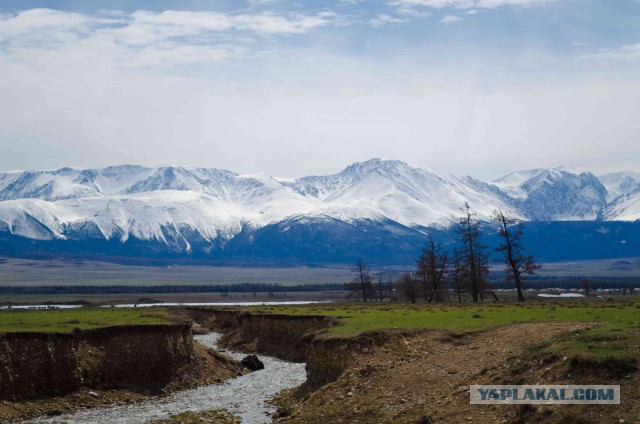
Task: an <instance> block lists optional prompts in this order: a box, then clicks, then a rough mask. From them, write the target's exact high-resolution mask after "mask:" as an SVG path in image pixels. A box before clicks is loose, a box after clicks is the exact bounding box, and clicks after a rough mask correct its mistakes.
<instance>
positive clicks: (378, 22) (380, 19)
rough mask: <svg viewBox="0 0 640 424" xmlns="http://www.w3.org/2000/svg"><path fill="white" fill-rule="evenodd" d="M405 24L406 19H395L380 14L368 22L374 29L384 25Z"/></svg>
mask: <svg viewBox="0 0 640 424" xmlns="http://www.w3.org/2000/svg"><path fill="white" fill-rule="evenodd" d="M404 22H407V20H406V19H401V18H395V17H393V16H391V15H389V14H386V13H381V14H379V15H378V16H376V17H375V18H373V19H370V20H369V25H371V26H372V27H374V28H380V27H383V26H385V25H393V24H401V23H404Z"/></svg>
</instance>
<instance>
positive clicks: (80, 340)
mask: <svg viewBox="0 0 640 424" xmlns="http://www.w3.org/2000/svg"><path fill="white" fill-rule="evenodd" d="M190 328H191V325H190V324H186V323H185V324H167V325H146V326H145V325H138V326H136V325H131V326H117V327H108V328H101V329H94V330H86V331H76V332H73V333H6V334H2V335H0V398H2V399H3V400H9V399H11V400H13V399H35V398H39V397H45V396H56V395H64V394H66V393H70V392H73V391H77V390H78V389H80V387H82V386H85V387H91V388H99V389H113V388H134V389H135V388H143V387H147V388H154V387H160V386H162V385H164V384H166V383H167V382H169V381H170V380H171V379H172V377H173V376H174V375H175V372H176V371H177V370H178V369H179V368H180V367H182V366H184V365H186V364H188V363H191V362H193V360H194V351H193V339H192V336H191V331H190Z"/></svg>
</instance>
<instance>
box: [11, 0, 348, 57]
mask: <svg viewBox="0 0 640 424" xmlns="http://www.w3.org/2000/svg"><path fill="white" fill-rule="evenodd" d="M334 24H335V25H344V21H343V20H341V19H340V17H339V16H338V15H336V14H335V13H333V12H327V11H323V12H318V13H315V14H302V13H284V14H276V13H272V12H260V13H222V12H193V11H173V10H167V11H164V12H149V11H136V12H133V13H128V14H126V13H123V12H121V11H114V12H113V13H107V12H106V11H101V12H99V13H98V14H97V15H86V14H81V13H74V12H66V11H58V10H51V9H32V10H27V11H22V12H20V13H18V14H5V15H0V51H2V52H4V54H5V56H9V57H14V58H17V59H19V60H23V61H35V62H42V59H41V58H40V56H43V55H45V56H51V55H53V54H55V52H58V53H59V54H60V56H61V60H65V61H69V60H72V59H73V58H74V57H80V56H82V55H86V54H87V48H88V47H89V46H93V47H96V46H99V47H100V48H101V49H102V50H103V51H109V52H110V55H111V57H112V58H113V59H114V60H120V62H121V64H122V65H124V66H126V67H132V66H136V65H140V66H142V67H146V66H153V65H154V64H158V63H163V64H164V65H165V66H166V65H169V64H173V65H180V64H185V65H189V64H194V63H198V62H200V63H211V62H218V61H220V60H223V59H226V58H231V57H246V56H251V53H252V52H251V50H252V49H259V47H256V46H255V43H252V42H251V41H252V40H253V39H252V37H251V36H252V35H254V36H262V37H274V36H291V35H296V34H304V33H308V32H310V31H313V30H315V29H318V28H321V27H326V26H329V25H334ZM254 53H259V52H254Z"/></svg>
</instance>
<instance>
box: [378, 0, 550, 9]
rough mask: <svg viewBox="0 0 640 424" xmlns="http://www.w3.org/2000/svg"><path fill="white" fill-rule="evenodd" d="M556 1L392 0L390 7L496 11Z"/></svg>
mask: <svg viewBox="0 0 640 424" xmlns="http://www.w3.org/2000/svg"><path fill="white" fill-rule="evenodd" d="M552 1H557V0H392V1H390V2H389V4H390V5H392V6H396V7H408V8H411V7H417V6H419V7H426V8H434V9H443V8H455V9H472V8H479V9H496V8H499V7H505V6H523V7H529V6H535V5H538V4H542V3H549V2H552Z"/></svg>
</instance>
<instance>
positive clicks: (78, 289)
mask: <svg viewBox="0 0 640 424" xmlns="http://www.w3.org/2000/svg"><path fill="white" fill-rule="evenodd" d="M334 290H340V291H342V290H344V285H343V284H339V283H335V284H329V283H327V284H298V285H292V286H288V285H282V284H266V283H238V284H223V285H180V286H175V285H164V286H0V294H136V293H147V294H152V293H252V292H269V293H285V292H287V293H291V292H319V291H334Z"/></svg>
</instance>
